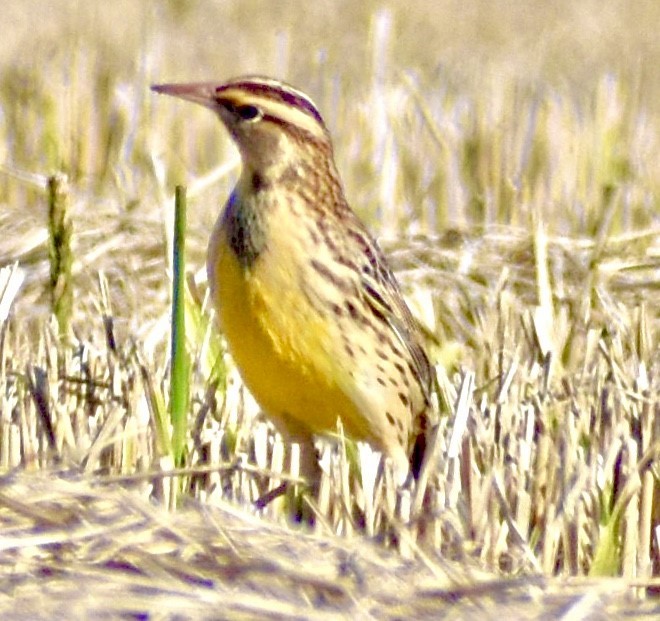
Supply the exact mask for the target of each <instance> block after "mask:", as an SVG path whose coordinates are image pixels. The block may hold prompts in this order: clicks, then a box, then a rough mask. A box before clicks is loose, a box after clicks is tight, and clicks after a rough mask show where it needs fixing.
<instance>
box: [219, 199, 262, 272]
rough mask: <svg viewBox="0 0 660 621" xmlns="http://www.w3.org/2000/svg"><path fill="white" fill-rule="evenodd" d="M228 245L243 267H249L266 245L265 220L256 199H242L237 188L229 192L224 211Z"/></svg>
mask: <svg viewBox="0 0 660 621" xmlns="http://www.w3.org/2000/svg"><path fill="white" fill-rule="evenodd" d="M224 219H225V222H224V229H225V231H226V234H227V241H228V242H229V246H230V247H231V249H232V250H233V251H234V254H235V255H236V258H237V259H238V261H239V263H240V264H241V265H242V266H243V267H244V268H246V269H247V268H250V267H251V266H252V265H253V264H254V263H255V261H256V260H257V259H258V258H259V256H260V255H261V253H262V252H263V251H264V249H265V247H266V222H265V218H264V214H263V213H261V210H260V209H259V205H258V201H257V200H255V199H254V198H252V199H251V200H242V199H241V196H240V193H239V190H238V188H234V191H233V192H232V193H231V196H230V197H229V200H228V201H227V206H226V208H225V213H224Z"/></svg>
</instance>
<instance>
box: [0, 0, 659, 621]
mask: <svg viewBox="0 0 660 621" xmlns="http://www.w3.org/2000/svg"><path fill="white" fill-rule="evenodd" d="M3 21H4V24H5V28H4V31H3V37H2V39H1V40H0V268H1V271H0V399H1V400H0V576H1V577H2V579H1V580H0V615H1V616H2V617H3V618H7V619H10V618H16V619H35V618H62V619H65V618H66V619H70V618H87V617H93V618H137V619H147V618H148V619H151V618H158V619H160V618H163V619H179V618H195V619H197V618H200V619H202V618H204V619H206V618H208V619H216V618H228V619H239V618H245V619H251V618H278V619H280V618H282V619H302V618H314V619H316V618H318V619H325V618H328V619H329V618H332V619H335V618H342V617H346V618H360V619H361V618H375V619H381V618H384V619H401V618H439V617H441V618H453V619H462V618H474V617H475V616H479V617H480V618H482V617H483V618H491V617H492V618H501V617H502V615H503V614H507V615H509V616H510V617H511V618H522V619H527V618H528V619H555V618H561V619H571V620H572V619H610V618H648V619H651V618H657V617H658V616H659V615H660V103H659V102H660V71H659V70H658V67H660V38H658V37H657V27H656V25H657V24H658V23H660V5H659V4H658V3H656V2H653V1H652V0H639V1H637V2H634V3H630V2H624V1H623V0H621V1H610V2H606V3H602V2H601V3H599V2H595V1H592V0H583V1H581V2H568V1H567V0H559V1H557V2H553V3H550V2H541V1H540V0H533V1H530V2H525V3H516V2H511V1H508V0H506V1H504V0H503V1H501V2H488V1H486V0H476V1H475V2H471V3H464V2H456V1H453V0H441V1H440V2H431V1H430V0H421V1H420V2H417V3H415V4H412V5H411V3H408V2H404V1H403V0H401V1H394V0H392V1H391V2H376V1H375V0H369V1H367V2H363V3H355V2H348V1H343V0H342V1H336V2H330V1H328V0H325V1H321V2H316V3H303V2H300V1H299V0H287V1H282V2H267V1H263V0H243V1H238V0H226V1H224V2H219V1H216V2H213V1H211V0H179V1H176V0H169V1H168V2H155V1H145V2H140V3H138V2H132V1H129V0H118V1H117V2H113V3H103V2H98V1H96V0H94V1H89V2H86V3H73V2H69V1H66V0H45V1H44V0H42V1H40V2H37V1H35V0H8V1H7V2H5V6H3ZM245 73H260V74H267V75H272V76H276V77H278V78H281V79H285V80H288V81H290V82H292V83H293V84H295V85H296V86H298V87H300V88H301V89H303V90H305V91H306V92H308V93H309V94H310V95H311V96H312V97H313V99H314V100H315V101H316V102H317V104H318V106H319V108H320V110H321V112H322V113H323V115H324V117H325V120H326V122H327V124H328V127H329V128H330V131H331V133H332V135H333V138H334V141H335V149H336V158H337V163H338V166H339V169H340V172H341V174H342V177H343V179H344V182H345V186H346V193H347V195H348V197H349V199H350V201H351V203H352V205H353V206H354V208H355V210H356V211H357V212H358V213H359V214H360V216H361V217H362V218H363V219H364V220H365V221H366V222H367V223H368V225H369V227H370V229H371V230H372V231H373V232H374V234H375V235H376V236H377V237H378V239H379V241H380V243H381V245H382V247H383V249H384V250H385V252H386V253H387V254H388V256H389V257H390V259H391V261H392V265H393V267H394V269H395V271H396V273H397V276H398V278H399V280H400V282H401V283H402V286H403V288H404V290H405V293H406V294H407V296H408V299H409V301H410V304H411V307H412V308H413V309H414V311H415V313H416V315H417V316H418V319H419V320H420V322H421V323H422V324H423V326H424V327H425V329H426V331H427V333H428V339H429V343H428V344H429V350H430V352H431V355H432V358H433V362H434V363H435V364H436V369H437V373H438V386H437V400H438V408H439V410H440V414H441V418H440V421H441V422H440V424H439V426H438V429H437V434H436V445H435V451H434V460H433V462H432V463H431V464H430V467H429V469H428V470H427V472H426V473H425V474H426V475H427V478H426V481H425V482H426V484H427V485H428V496H427V501H426V505H425V507H424V510H423V511H422V512H421V515H420V512H419V511H418V507H417V506H416V500H417V496H416V493H415V492H416V490H415V489H408V488H406V489H396V488H395V487H394V485H393V484H392V481H391V478H390V476H389V473H388V472H387V470H383V469H382V468H379V467H378V456H375V455H373V454H371V452H370V451H369V450H368V449H366V448H365V447H361V446H355V445H353V444H351V443H350V442H349V441H344V440H343V439H342V438H341V434H338V437H339V441H337V439H336V438H335V439H334V440H330V441H328V440H326V441H323V442H322V444H321V448H322V465H323V468H324V471H325V473H326V475H325V477H324V480H323V481H322V484H321V489H320V491H319V496H318V497H317V498H314V499H311V500H310V499H308V500H307V501H305V502H307V503H308V506H306V507H305V510H306V511H312V512H314V514H315V520H314V524H313V526H310V525H309V524H307V525H305V524H300V523H294V520H293V519H292V516H293V514H294V513H295V512H296V511H297V510H298V509H299V506H298V505H297V504H296V503H297V502H299V500H297V499H296V498H294V495H293V491H294V490H295V489H296V483H297V482H298V480H297V479H296V478H295V476H294V475H295V450H292V449H291V447H289V446H284V445H283V443H282V441H281V439H280V438H279V436H277V434H275V433H274V431H273V429H272V428H271V427H270V425H269V424H268V423H267V420H266V419H265V418H263V416H262V415H260V413H259V411H258V408H257V407H256V405H255V404H254V403H253V401H252V400H251V398H250V396H249V395H248V394H247V393H246V391H245V390H244V389H243V387H242V385H241V382H240V378H239V376H238V375H237V373H236V371H235V369H234V368H233V365H232V361H231V359H229V357H228V356H226V355H224V345H223V341H222V339H221V338H220V337H219V335H218V334H217V333H216V331H215V330H214V329H213V324H212V317H210V315H209V312H208V309H207V308H206V303H205V301H204V296H205V290H206V283H205V275H204V272H203V269H202V266H203V265H204V256H205V248H206V243H207V240H208V235H209V232H210V230H211V227H212V225H213V222H214V220H215V217H216V216H217V213H218V210H219V208H220V207H221V205H222V204H223V202H224V200H225V198H226V197H227V195H228V194H229V191H230V190H231V187H232V184H233V183H234V182H235V180H236V178H237V174H238V167H239V162H238V156H237V154H236V152H235V150H234V148H233V147H232V145H231V144H230V141H229V139H228V138H227V136H226V135H224V134H223V132H222V129H221V127H220V126H219V123H218V122H217V121H216V120H215V119H213V118H212V116H211V115H210V114H208V112H206V111H203V110H201V109H199V110H197V109H195V108H194V107H192V106H188V105H185V104H182V103H181V104H180V103H178V102H176V101H174V100H165V99H164V98H158V97H157V96H155V95H154V94H152V93H151V92H150V91H149V85H150V84H152V83H158V82H169V81H193V80H202V79H217V80H219V81H222V80H224V79H226V78H229V77H233V76H236V75H240V74H245ZM177 184H183V185H185V186H186V187H187V197H188V234H187V240H186V244H187V252H186V256H187V267H188V272H189V273H188V290H187V291H186V294H187V305H186V327H187V336H188V341H187V344H188V351H189V354H190V357H191V361H192V365H191V371H190V395H189V412H188V416H187V420H186V429H185V432H186V435H185V438H184V440H185V447H186V451H185V460H184V462H183V463H177V462H176V460H175V458H174V449H173V445H175V444H176V439H175V438H174V435H175V434H174V432H173V426H172V424H171V423H170V420H169V409H168V408H169V400H170V373H169V369H170V366H169V365H170V361H169V348H170V298H171V288H172V284H171V278H172V259H171V256H172V244H173V241H172V228H173V226H172V223H173V220H174V211H173V206H174V199H173V193H174V188H175V186H176V185H177ZM49 222H50V227H49ZM69 237H70V240H69ZM69 241H70V244H69V243H68V242H69ZM291 465H293V473H292V468H291ZM283 482H288V483H289V485H288V489H289V490H291V491H290V493H288V494H287V495H285V496H283V497H279V498H276V499H274V500H272V501H271V502H268V503H265V502H263V501H264V498H268V497H269V493H270V492H273V490H275V489H277V488H278V486H279V485H280V483H283Z"/></svg>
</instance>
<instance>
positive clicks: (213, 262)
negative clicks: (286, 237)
mask: <svg viewBox="0 0 660 621" xmlns="http://www.w3.org/2000/svg"><path fill="white" fill-rule="evenodd" d="M280 250H282V252H281V253H279V254H278V249H277V247H276V248H274V249H273V248H269V249H267V250H265V251H264V253H263V255H262V256H260V257H258V259H257V260H256V261H255V263H254V264H253V265H252V266H250V267H248V268H246V267H245V266H244V265H242V264H241V263H240V262H239V261H238V259H237V257H236V254H235V252H234V251H233V250H232V248H231V247H230V245H229V243H228V241H227V236H226V234H225V231H223V229H222V227H221V226H220V227H218V228H217V229H216V231H215V233H214V236H213V239H212V241H211V246H210V249H209V263H208V271H209V281H210V284H211V292H212V296H213V302H214V306H215V308H216V310H217V313H218V319H219V322H220V326H221V328H222V330H223V333H224V335H225V338H226V340H227V344H228V346H229V350H230V353H231V354H232V357H233V359H234V361H235V362H236V365H237V366H238V369H239V371H240V372H241V376H242V378H243V381H244V382H245V384H246V385H247V387H248V388H249V389H250V392H251V393H252V394H253V396H254V397H255V399H256V400H257V401H258V402H259V404H260V405H261V407H262V408H263V409H264V410H265V411H266V412H267V413H269V414H271V415H273V416H275V417H283V418H285V419H292V420H293V421H296V422H297V423H299V424H301V425H302V426H304V427H308V428H309V429H310V431H311V432H313V433H319V432H323V431H334V430H335V429H336V423H337V418H338V417H341V419H342V421H343V423H344V426H345V428H346V431H347V433H349V435H351V436H353V437H354V438H356V439H371V437H370V436H371V435H372V432H371V431H370V430H369V429H368V425H367V422H366V421H365V420H364V419H363V417H361V416H360V413H359V412H358V411H357V409H356V406H355V404H354V403H353V401H352V400H351V399H350V398H349V397H348V396H347V394H346V393H345V391H344V390H342V388H341V386H344V385H346V382H347V381H350V378H348V380H347V377H346V373H347V371H346V370H345V369H343V368H342V367H341V365H339V364H338V363H337V360H336V358H335V357H333V356H332V355H331V352H332V351H333V343H332V342H331V341H332V339H333V335H332V331H331V330H329V329H328V325H327V322H326V321H325V319H324V316H323V315H321V314H319V312H318V309H316V308H314V307H313V306H312V304H311V303H310V301H309V299H307V298H306V296H305V292H304V288H303V286H302V282H301V281H302V279H303V275H302V274H301V273H300V270H301V265H300V264H299V263H298V262H297V261H296V257H295V256H294V255H293V254H292V253H291V249H290V248H288V249H287V248H281V247H280Z"/></svg>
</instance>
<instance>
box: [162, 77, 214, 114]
mask: <svg viewBox="0 0 660 621" xmlns="http://www.w3.org/2000/svg"><path fill="white" fill-rule="evenodd" d="M216 86H217V85H216V84H215V83H214V82H192V83H189V84H154V85H152V87H151V90H152V91H155V92H156V93H161V94H162V95H171V96H172V97H178V98H179V99H185V100H186V101H192V102H194V103H197V104H200V105H202V106H205V107H206V108H211V109H215V107H216V101H215V88H216Z"/></svg>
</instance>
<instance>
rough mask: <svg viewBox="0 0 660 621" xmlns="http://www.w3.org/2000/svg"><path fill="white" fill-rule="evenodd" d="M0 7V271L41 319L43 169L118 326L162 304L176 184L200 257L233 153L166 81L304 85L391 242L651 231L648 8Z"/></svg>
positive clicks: (655, 97)
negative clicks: (17, 278)
mask: <svg viewBox="0 0 660 621" xmlns="http://www.w3.org/2000/svg"><path fill="white" fill-rule="evenodd" d="M3 21H4V24H5V27H4V33H3V37H2V39H1V40H0V167H1V168H0V172H1V173H2V174H0V235H2V238H1V240H0V263H2V264H6V263H8V262H10V261H13V260H16V259H18V260H20V261H21V263H22V264H23V265H24V266H25V267H26V268H29V277H28V281H27V287H28V288H27V290H26V293H25V295H24V296H23V300H26V301H27V304H26V308H27V309H29V311H30V312H31V313H42V312H43V311H47V306H46V305H44V304H43V301H44V298H43V296H42V295H41V293H40V288H39V283H42V282H43V278H44V276H45V274H46V270H47V265H46V262H45V257H46V255H45V245H44V242H45V239H46V231H45V222H44V213H45V212H44V209H45V203H44V193H43V179H44V176H45V175H48V174H50V173H52V172H54V171H63V172H65V173H66V174H67V175H68V176H69V181H70V184H71V189H72V193H73V196H74V201H73V211H72V214H73V219H74V230H75V237H74V243H75V248H76V254H75V256H76V264H75V266H74V271H75V273H76V277H77V278H78V279H79V283H80V286H81V289H82V290H83V291H86V290H89V289H96V284H95V280H94V279H95V273H96V272H97V271H98V269H99V268H102V269H104V270H105V271H106V273H107V274H108V278H109V280H110V282H111V285H113V287H115V288H116V290H115V293H114V295H116V296H119V305H118V309H117V312H118V314H120V315H123V316H125V317H126V318H127V321H129V323H130V326H131V328H132V329H139V326H140V325H141V324H143V322H144V320H145V319H153V318H154V317H156V318H157V317H160V316H162V311H164V309H165V308H166V307H165V306H162V305H161V302H163V303H164V302H165V301H166V293H164V292H165V291H166V289H165V288H163V286H162V285H163V284H164V283H163V270H164V269H165V267H166V261H167V258H166V257H167V244H168V235H169V233H168V231H169V224H170V220H171V201H170V200H169V199H170V196H171V193H172V191H173V188H174V185H175V184H176V183H184V184H186V185H188V187H189V192H191V208H190V214H189V228H190V242H189V247H190V252H191V265H193V266H197V267H201V266H202V265H203V254H204V250H205V245H206V239H207V237H208V232H209V230H210V227H211V226H212V224H213V221H214V220H215V217H216V215H217V212H218V210H219V208H220V206H221V205H222V204H223V202H224V200H225V198H226V196H227V194H228V193H229V190H230V188H231V185H232V184H233V182H234V181H235V179H236V175H237V174H238V159H237V155H236V152H235V150H234V148H233V146H232V145H231V143H230V141H229V139H228V138H227V136H226V135H224V134H223V132H222V130H221V128H220V126H219V124H218V123H217V121H216V120H215V119H213V118H212V116H211V115H210V114H209V113H208V112H207V111H205V110H203V109H201V108H200V109H196V108H195V107H194V106H189V105H186V104H184V103H182V102H177V101H174V100H168V99H165V98H159V97H158V96H156V95H155V94H153V93H152V92H150V91H149V85H150V84H152V83H159V82H167V81H193V80H217V81H223V80H225V79H227V78H230V77H233V76H236V75H240V74H246V73H259V74H267V75H270V76H274V77H278V78H281V79H285V80H287V81H289V82H291V83H293V84H294V85H295V86H297V87H299V88H300V89H302V90H304V91H306V92H308V93H309V94H310V95H311V96H312V98H313V99H314V100H315V101H316V102H317V104H318V106H319V108H320V110H321V112H322V114H323V115H324V117H325V120H326V122H327V124H328V126H329V128H330V130H331V133H332V135H333V138H334V141H335V146H336V156H337V160H338V165H339V168H340V171H341V174H342V176H343V179H344V182H345V184H346V190H347V194H348V196H349V199H350V201H351V202H352V204H353V206H354V208H355V209H356V211H358V213H360V215H361V216H362V217H363V218H365V219H366V220H367V222H368V224H369V226H370V227H371V228H372V230H373V231H374V232H375V233H377V234H378V235H380V236H381V237H382V239H383V240H385V241H384V243H386V240H387V239H394V240H396V239H398V238H400V237H402V236H407V235H411V234H418V233H422V234H429V235H434V234H440V233H443V232H446V231H448V230H454V229H455V230H458V231H461V232H466V231H472V232H476V233H477V234H478V233H479V232H480V231H483V230H485V229H488V230H493V227H498V226H504V227H514V229H515V230H518V231H523V232H524V231H529V230H531V227H532V224H533V221H538V220H539V219H541V220H542V222H543V225H544V226H545V227H546V228H547V230H548V232H549V233H550V234H553V235H566V236H573V237H587V238H594V237H595V236H598V235H609V234H623V233H626V232H631V231H640V230H645V229H648V228H649V227H652V226H657V224H658V212H659V211H660V210H659V209H658V204H659V194H660V192H659V181H660V170H659V167H660V149H659V146H658V114H659V112H660V103H659V102H660V38H659V37H658V36H657V24H658V23H660V4H658V3H657V2H654V1H653V0H646V1H645V0H638V1H636V2H634V3H631V2H627V1H623V0H621V1H616V0H612V1H610V2H606V3H602V2H596V1H591V0H583V1H581V2H574V1H569V0H558V1H556V2H544V1H540V0H531V1H528V2H524V3H522V2H515V1H512V0H511V1H508V0H501V1H497V2H492V1H490V0H472V1H470V2H459V1H452V0H440V1H433V2H432V1H430V0H429V1H426V0H422V1H419V2H414V3H410V2H403V1H390V2H376V1H369V0H368V1H365V2H360V3H356V2H353V1H341V0H340V1H335V2H330V1H319V2H314V3H308V2H302V1H294V0H288V1H280V2H271V1H267V0H261V1H259V0H240V1H233V0H224V1H222V2H221V1H211V0H178V1H175V0H170V1H168V2H150V1H145V2H134V1H132V0H117V1H116V2H112V3H107V2H100V1H95V0H90V1H88V2H85V3H72V2H69V1H67V0H39V1H36V0H7V1H6V2H5V3H4V5H3ZM218 166H221V167H224V168H222V170H221V171H219V172H218V169H217V168H216V167H218ZM213 171H216V173H215V174H214V172H213ZM209 173H211V175H212V176H211V182H207V183H205V182H204V179H205V176H206V175H208V174H209ZM30 175H36V177H30ZM207 181H208V179H207ZM196 184H197V185H196ZM535 219H536V220H535ZM507 230H512V229H507ZM127 275H128V276H127ZM30 287H33V289H30ZM145 295H148V296H153V301H154V304H155V306H153V307H152V306H148V308H146V309H145V307H144V304H141V303H140V302H138V301H143V300H144V299H145ZM149 299H151V298H149ZM145 312H146V315H147V316H146V317H145ZM42 314H43V313H42ZM150 315H153V317H150Z"/></svg>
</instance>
